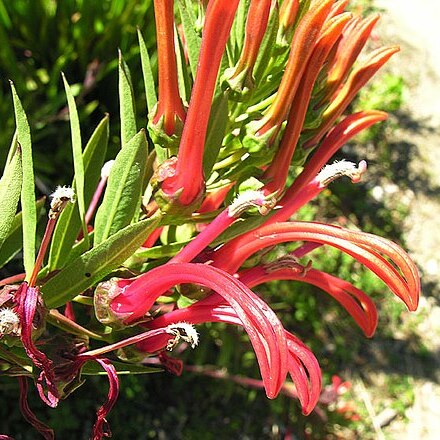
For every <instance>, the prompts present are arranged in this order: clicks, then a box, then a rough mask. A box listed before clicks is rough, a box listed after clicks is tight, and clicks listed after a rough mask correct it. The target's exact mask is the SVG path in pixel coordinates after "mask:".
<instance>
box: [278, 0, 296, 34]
mask: <svg viewBox="0 0 440 440" xmlns="http://www.w3.org/2000/svg"><path fill="white" fill-rule="evenodd" d="M298 10H299V0H284V1H283V3H282V4H281V7H280V27H281V29H282V31H286V30H288V29H291V28H293V25H294V24H295V21H296V16H297V15H298Z"/></svg>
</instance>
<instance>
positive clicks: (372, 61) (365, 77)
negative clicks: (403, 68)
mask: <svg viewBox="0 0 440 440" xmlns="http://www.w3.org/2000/svg"><path fill="white" fill-rule="evenodd" d="M399 50H400V48H399V46H387V47H382V48H380V49H377V50H375V51H374V52H372V53H371V54H370V55H369V57H368V59H367V60H366V61H365V62H363V63H362V64H361V65H360V66H358V67H356V68H355V69H354V70H353V71H352V72H351V73H350V75H349V77H348V79H347V81H346V82H345V83H344V85H343V87H342V88H341V89H340V90H339V92H338V94H337V95H336V97H335V99H334V100H333V101H332V102H331V103H330V105H329V106H328V108H327V109H326V110H325V111H324V113H323V115H322V123H321V125H320V127H319V128H318V129H317V132H316V133H314V134H313V137H312V138H311V139H309V140H308V141H307V142H306V143H305V144H304V147H305V148H311V147H313V146H314V145H316V144H317V143H318V142H319V141H320V140H321V138H322V137H323V136H324V134H325V133H326V132H327V131H328V130H329V128H330V127H331V126H332V125H333V123H334V122H335V121H336V119H337V118H338V117H339V116H340V115H341V114H342V112H343V111H344V110H345V109H346V108H347V106H348V105H349V104H350V102H351V101H352V100H353V98H354V97H355V95H356V93H357V92H358V91H359V90H360V89H361V88H362V87H363V86H364V85H365V84H366V83H367V82H368V81H369V80H370V79H371V77H372V76H373V75H374V74H375V73H376V72H377V71H378V70H379V69H380V68H381V67H382V66H383V65H384V64H385V63H386V62H387V61H388V60H389V59H390V58H391V56H392V55H394V54H395V53H396V52H399Z"/></svg>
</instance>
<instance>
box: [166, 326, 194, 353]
mask: <svg viewBox="0 0 440 440" xmlns="http://www.w3.org/2000/svg"><path fill="white" fill-rule="evenodd" d="M167 333H169V334H171V335H173V336H174V339H173V340H171V341H170V342H169V343H168V345H167V350H172V349H173V348H174V347H175V346H176V345H177V344H178V343H179V341H180V340H182V341H185V342H188V344H190V345H191V348H195V347H196V346H197V344H198V343H199V334H198V333H197V330H196V329H195V328H194V326H193V325H191V324H188V323H187V322H177V323H176V324H170V325H169V326H168V327H167Z"/></svg>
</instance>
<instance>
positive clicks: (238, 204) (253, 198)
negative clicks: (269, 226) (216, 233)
mask: <svg viewBox="0 0 440 440" xmlns="http://www.w3.org/2000/svg"><path fill="white" fill-rule="evenodd" d="M275 203H276V200H275V198H274V197H270V198H266V197H265V196H264V194H263V193H262V192H261V191H252V190H249V191H245V192H244V193H242V194H239V195H238V196H237V197H236V198H235V200H234V201H233V202H232V203H231V205H230V206H229V211H228V213H229V217H239V216H240V215H241V214H243V212H245V211H246V210H247V209H249V208H257V209H258V212H259V213H260V214H261V215H266V214H268V213H269V211H270V210H271V209H272V208H273V207H274V206H275Z"/></svg>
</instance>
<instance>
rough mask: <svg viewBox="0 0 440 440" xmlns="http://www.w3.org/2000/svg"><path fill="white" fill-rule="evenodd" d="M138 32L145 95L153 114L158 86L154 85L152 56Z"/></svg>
mask: <svg viewBox="0 0 440 440" xmlns="http://www.w3.org/2000/svg"><path fill="white" fill-rule="evenodd" d="M137 31H138V39H139V49H140V53H141V64H142V74H143V77H144V85H145V94H146V97H147V109H148V112H147V114H148V113H149V112H151V110H152V109H153V107H154V106H155V105H156V103H157V95H156V85H155V83H154V77H153V71H152V69H151V62H150V56H149V55H148V50H147V46H146V45H145V40H144V37H143V36H142V33H141V31H140V29H138V30H137Z"/></svg>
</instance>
